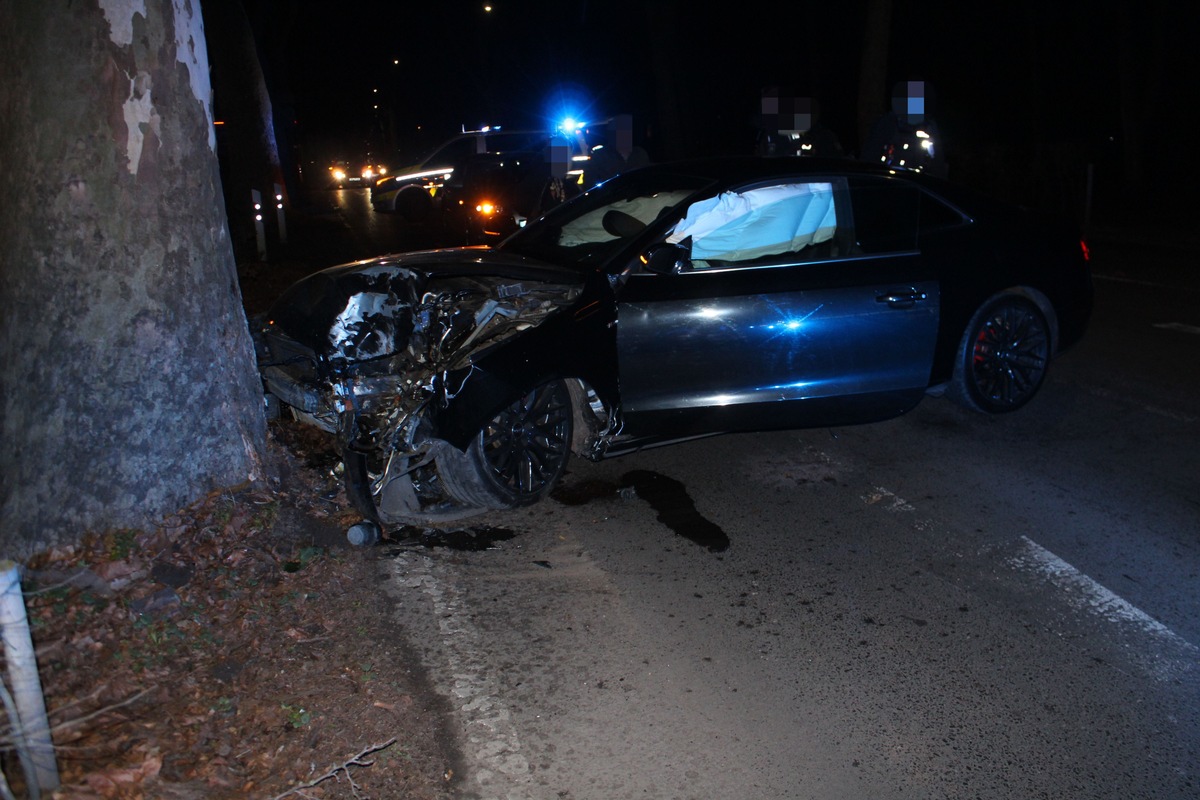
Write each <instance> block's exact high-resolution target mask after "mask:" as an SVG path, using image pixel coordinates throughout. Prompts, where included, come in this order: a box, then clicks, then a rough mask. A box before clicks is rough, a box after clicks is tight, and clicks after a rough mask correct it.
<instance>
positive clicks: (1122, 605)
mask: <svg viewBox="0 0 1200 800" xmlns="http://www.w3.org/2000/svg"><path fill="white" fill-rule="evenodd" d="M862 500H863V502H864V503H866V504H867V505H879V507H880V508H881V509H883V510H884V511H888V512H891V513H896V512H899V511H916V507H915V506H913V505H912V504H911V503H909V502H907V501H906V500H904V499H903V498H902V497H900V496H898V495H897V494H896V493H895V492H892V491H890V490H888V489H885V488H884V487H882V486H877V487H875V488H874V490H873V491H870V492H868V493H867V494H865V495H863V496H862ZM916 527H917V528H918V530H927V529H928V528H927V527H926V526H916ZM1016 547H1017V552H1016V553H1015V554H1014V555H1011V556H1009V557H1008V558H1007V559H1005V561H1006V563H1007V564H1008V565H1009V566H1010V567H1013V568H1014V569H1016V570H1018V571H1020V572H1027V573H1029V572H1032V573H1035V574H1037V575H1040V576H1041V577H1042V578H1044V579H1045V580H1046V582H1047V583H1049V584H1050V586H1052V587H1053V588H1054V589H1055V590H1056V591H1057V592H1058V593H1059V594H1061V595H1062V596H1063V597H1064V598H1065V599H1066V602H1067V604H1068V605H1069V606H1070V607H1071V608H1072V609H1074V610H1075V611H1077V612H1079V613H1081V614H1084V615H1089V616H1093V617H1097V618H1099V619H1101V620H1103V621H1105V622H1107V623H1110V624H1113V625H1116V626H1118V627H1119V628H1122V629H1125V630H1129V631H1132V632H1133V633H1135V634H1138V635H1142V636H1147V637H1149V638H1150V639H1151V640H1152V641H1154V643H1155V645H1156V647H1155V648H1154V652H1152V653H1142V654H1141V655H1143V656H1148V660H1147V661H1146V662H1144V663H1146V666H1147V669H1148V671H1149V672H1150V673H1151V674H1153V675H1154V676H1155V677H1156V678H1158V679H1159V680H1173V679H1175V678H1177V677H1178V676H1179V675H1180V674H1182V673H1187V672H1192V671H1194V670H1195V669H1196V668H1197V667H1200V647H1197V646H1196V645H1194V644H1192V643H1191V642H1189V641H1188V640H1187V639H1184V638H1183V637H1182V636H1180V635H1179V634H1177V633H1175V632H1174V631H1173V630H1171V629H1170V628H1168V627H1167V626H1166V625H1164V624H1162V623H1161V622H1159V621H1158V620H1156V619H1154V617H1152V616H1150V615H1149V614H1147V613H1146V612H1145V611H1142V610H1141V609H1140V608H1138V607H1137V606H1135V605H1133V604H1132V603H1130V602H1129V601H1127V600H1125V599H1124V598H1123V597H1120V596H1119V595H1117V594H1116V593H1114V592H1112V591H1110V590H1109V589H1107V588H1105V587H1104V586H1103V585H1101V584H1099V583H1097V582H1096V581H1094V580H1092V579H1091V578H1090V577H1088V576H1087V575H1084V574H1083V573H1082V572H1080V571H1079V570H1077V569H1076V568H1075V567H1073V566H1071V565H1070V564H1068V563H1067V562H1066V561H1064V560H1063V559H1061V558H1059V557H1058V556H1056V555H1055V554H1054V553H1051V552H1050V551H1049V550H1047V549H1046V548H1044V547H1042V546H1041V545H1039V544H1038V543H1037V542H1035V541H1033V540H1032V539H1030V538H1029V537H1028V536H1022V537H1021V538H1020V539H1019V540H1017V542H1016ZM1136 657H1137V656H1135V658H1136Z"/></svg>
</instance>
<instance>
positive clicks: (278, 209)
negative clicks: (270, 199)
mask: <svg viewBox="0 0 1200 800" xmlns="http://www.w3.org/2000/svg"><path fill="white" fill-rule="evenodd" d="M275 219H276V220H277V221H278V223H279V243H280V244H287V219H286V218H285V217H284V214H283V187H282V186H280V185H279V184H278V183H277V184H275Z"/></svg>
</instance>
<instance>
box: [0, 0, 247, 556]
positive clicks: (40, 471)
mask: <svg viewBox="0 0 1200 800" xmlns="http://www.w3.org/2000/svg"><path fill="white" fill-rule="evenodd" d="M101 6H103V9H102V8H101ZM0 30H5V31H8V32H10V33H12V34H14V35H10V36H8V37H7V38H6V40H5V45H4V47H3V48H0V163H3V164H4V165H5V166H4V169H3V170H0V208H2V209H3V213H2V214H0V552H2V553H4V554H6V555H16V556H21V555H25V554H28V553H31V552H33V551H35V550H37V549H40V548H43V547H45V546H47V545H52V544H59V543H67V542H71V541H73V540H77V539H78V538H79V537H80V535H81V534H82V533H83V532H85V531H87V530H104V529H110V528H116V527H132V528H144V527H147V526H149V525H151V524H153V523H154V522H155V521H156V520H158V519H160V518H161V517H162V516H163V515H164V514H168V513H170V512H172V511H174V510H176V509H178V508H180V507H181V506H183V505H186V504H187V503H189V502H191V501H192V500H194V499H196V498H197V497H199V496H201V495H202V494H203V493H205V492H207V491H209V490H212V489H214V488H217V487H222V486H230V485H234V484H239V483H242V482H244V481H246V480H248V479H254V478H256V477H257V475H258V474H259V471H260V468H261V457H262V452H263V446H264V439H265V426H264V421H263V413H262V399H261V393H260V392H261V390H260V386H259V383H258V378H257V374H256V372H255V367H254V359H253V348H252V345H251V342H250V336H249V331H248V326H247V324H246V318H245V315H244V312H243V311H242V306H241V296H240V291H239V288H238V280H237V274H236V270H235V267H234V260H233V253H232V250H231V248H230V243H229V237H228V233H227V230H226V222H225V213H224V205H223V203H222V200H221V186H220V179H219V177H218V167H217V157H216V153H215V149H214V148H215V139H214V136H213V127H212V120H211V110H210V108H211V106H210V99H209V94H210V92H209V80H208V62H207V53H206V48H205V40H204V30H203V25H202V23H201V18H200V9H199V6H198V5H197V4H196V3H195V2H194V0H191V1H189V0H174V2H171V0H104V2H103V3H96V2H94V0H84V2H79V0H74V1H72V0H5V1H4V2H3V3H0ZM15 32H19V35H16V34H15Z"/></svg>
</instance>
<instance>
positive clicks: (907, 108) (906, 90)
mask: <svg viewBox="0 0 1200 800" xmlns="http://www.w3.org/2000/svg"><path fill="white" fill-rule="evenodd" d="M892 111H893V112H895V114H896V116H898V117H899V118H900V119H901V120H902V121H904V122H907V123H908V124H909V125H917V124H919V123H921V122H924V120H925V81H906V82H904V83H902V84H900V86H899V87H898V91H897V92H896V93H894V94H893V95H892Z"/></svg>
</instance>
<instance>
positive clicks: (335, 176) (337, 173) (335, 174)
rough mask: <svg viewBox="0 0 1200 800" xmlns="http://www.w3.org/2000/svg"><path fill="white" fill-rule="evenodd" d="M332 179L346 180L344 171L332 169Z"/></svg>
mask: <svg viewBox="0 0 1200 800" xmlns="http://www.w3.org/2000/svg"><path fill="white" fill-rule="evenodd" d="M333 179H334V180H335V181H344V180H346V173H345V172H343V171H342V170H340V169H335V170H334V171H333Z"/></svg>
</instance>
